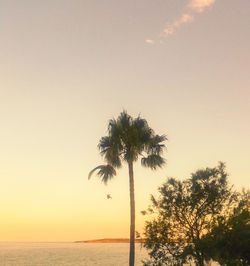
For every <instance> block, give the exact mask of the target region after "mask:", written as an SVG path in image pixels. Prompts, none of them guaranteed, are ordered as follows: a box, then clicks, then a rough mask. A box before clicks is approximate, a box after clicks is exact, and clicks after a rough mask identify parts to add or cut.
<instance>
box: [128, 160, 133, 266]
mask: <svg viewBox="0 0 250 266" xmlns="http://www.w3.org/2000/svg"><path fill="white" fill-rule="evenodd" d="M128 168H129V191H130V248H129V266H134V265H135V192H134V170H133V162H132V161H130V162H128Z"/></svg>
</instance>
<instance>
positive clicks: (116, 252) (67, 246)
mask: <svg viewBox="0 0 250 266" xmlns="http://www.w3.org/2000/svg"><path fill="white" fill-rule="evenodd" d="M128 250H129V245H128V244H75V243H0V266H101V265H102V266H127V265H128ZM146 257H147V255H146V251H145V250H144V249H142V248H141V245H140V244H136V265H137V266H139V265H142V263H141V260H142V259H144V258H146Z"/></svg>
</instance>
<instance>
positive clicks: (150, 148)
mask: <svg viewBox="0 0 250 266" xmlns="http://www.w3.org/2000/svg"><path fill="white" fill-rule="evenodd" d="M166 140H167V137H166V135H154V136H152V138H151V139H150V140H149V142H148V143H147V147H146V151H147V153H149V154H157V155H161V154H162V153H163V151H164V149H166V146H165V144H164V141H166Z"/></svg>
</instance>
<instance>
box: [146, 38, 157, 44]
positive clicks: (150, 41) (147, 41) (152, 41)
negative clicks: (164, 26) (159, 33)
mask: <svg viewBox="0 0 250 266" xmlns="http://www.w3.org/2000/svg"><path fill="white" fill-rule="evenodd" d="M145 43H148V44H155V41H154V40H152V39H146V40H145Z"/></svg>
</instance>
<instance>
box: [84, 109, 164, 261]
mask: <svg viewBox="0 0 250 266" xmlns="http://www.w3.org/2000/svg"><path fill="white" fill-rule="evenodd" d="M165 140H166V136H165V135H156V134H155V133H154V131H153V129H152V128H150V127H149V125H148V123H147V121H146V120H145V119H142V118H141V117H136V118H132V117H131V116H130V115H128V114H127V112H125V111H123V112H122V113H121V114H120V115H119V117H118V118H117V119H111V120H110V121H109V123H108V135H107V136H105V137H102V138H101V140H100V142H99V145H98V147H99V150H100V153H101V155H102V156H103V158H104V161H105V162H106V164H105V165H99V166H97V167H96V168H94V169H93V170H92V171H91V172H90V173H89V178H90V177H91V175H92V174H93V172H95V171H97V175H98V176H99V177H100V178H101V180H102V181H103V182H104V183H105V184H106V183H107V182H108V181H109V180H110V179H112V178H113V177H114V176H115V175H116V170H115V169H117V168H120V167H121V165H122V162H125V163H126V164H127V165H128V170H129V188H130V219H131V220H130V251H129V265H130V266H134V259H135V197H134V171H133V164H134V162H136V161H137V160H138V159H139V157H141V164H142V166H145V167H149V168H151V169H153V170H155V169H157V168H158V167H162V166H163V165H164V163H165V160H164V159H163V158H162V153H163V150H164V148H165V145H164V141H165Z"/></svg>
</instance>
